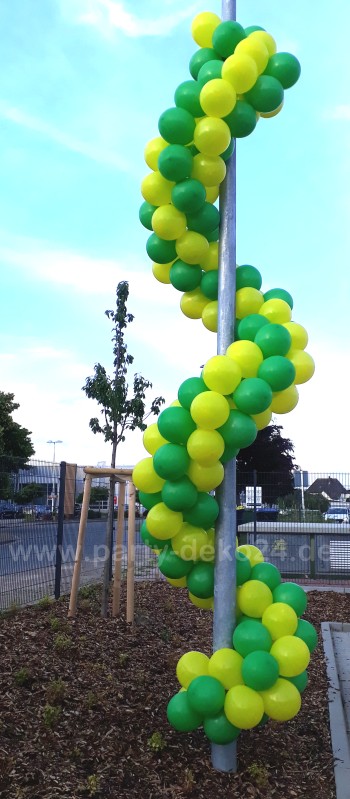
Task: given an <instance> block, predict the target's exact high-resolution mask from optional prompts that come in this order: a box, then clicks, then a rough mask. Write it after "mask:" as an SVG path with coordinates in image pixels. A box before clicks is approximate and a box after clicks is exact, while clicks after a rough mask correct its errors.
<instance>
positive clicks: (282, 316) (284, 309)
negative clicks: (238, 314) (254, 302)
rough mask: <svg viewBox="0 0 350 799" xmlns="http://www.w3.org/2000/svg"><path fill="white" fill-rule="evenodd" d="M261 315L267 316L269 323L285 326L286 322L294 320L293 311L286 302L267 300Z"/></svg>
mask: <svg viewBox="0 0 350 799" xmlns="http://www.w3.org/2000/svg"><path fill="white" fill-rule="evenodd" d="M259 314H261V316H265V317H266V319H268V320H269V322H273V323H276V324H278V325H283V323H284V322H290V320H291V318H292V309H291V307H290V305H288V303H287V302H285V300H278V299H273V300H267V301H266V302H264V303H263V304H262V306H261V308H260V309H259Z"/></svg>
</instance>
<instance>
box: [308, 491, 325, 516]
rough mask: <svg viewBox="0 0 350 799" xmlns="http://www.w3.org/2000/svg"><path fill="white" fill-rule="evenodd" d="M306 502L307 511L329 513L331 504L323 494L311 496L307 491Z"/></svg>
mask: <svg viewBox="0 0 350 799" xmlns="http://www.w3.org/2000/svg"><path fill="white" fill-rule="evenodd" d="M304 501H305V508H306V509H307V510H318V511H320V513H327V510H328V508H329V506H330V504H331V503H330V501H329V499H327V498H326V497H324V496H323V495H322V494H309V493H308V492H307V491H305V493H304Z"/></svg>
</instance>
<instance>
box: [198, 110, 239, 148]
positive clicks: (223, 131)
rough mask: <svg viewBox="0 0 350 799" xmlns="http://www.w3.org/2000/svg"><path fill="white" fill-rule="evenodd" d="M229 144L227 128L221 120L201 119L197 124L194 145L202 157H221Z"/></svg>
mask: <svg viewBox="0 0 350 799" xmlns="http://www.w3.org/2000/svg"><path fill="white" fill-rule="evenodd" d="M230 142H231V132H230V128H229V126H228V125H227V124H226V122H224V120H223V119H217V118H216V117H203V119H200V120H199V121H198V122H197V125H196V129H195V132H194V143H195V146H196V147H197V150H199V152H200V153H204V155H221V153H224V152H225V150H227V148H228V146H229V144H230Z"/></svg>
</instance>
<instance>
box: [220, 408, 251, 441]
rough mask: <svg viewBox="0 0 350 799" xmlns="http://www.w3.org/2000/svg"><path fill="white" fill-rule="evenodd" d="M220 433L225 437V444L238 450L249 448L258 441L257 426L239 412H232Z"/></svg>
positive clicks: (244, 414) (248, 417)
mask: <svg viewBox="0 0 350 799" xmlns="http://www.w3.org/2000/svg"><path fill="white" fill-rule="evenodd" d="M218 432H219V433H220V435H221V436H222V437H223V439H224V441H225V444H227V445H228V446H230V447H236V448H237V449H240V448H243V447H249V446H250V445H251V444H253V442H254V441H255V439H256V436H257V428H256V424H255V422H254V421H253V419H251V418H250V416H247V414H246V413H242V412H241V411H238V410H232V411H230V415H229V418H228V420H227V422H225V424H224V425H222V427H219V429H218Z"/></svg>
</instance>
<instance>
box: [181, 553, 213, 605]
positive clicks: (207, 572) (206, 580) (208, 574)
mask: <svg viewBox="0 0 350 799" xmlns="http://www.w3.org/2000/svg"><path fill="white" fill-rule="evenodd" d="M187 588H188V590H189V591H190V593H191V594H193V595H194V596H197V597H199V599H209V597H211V596H214V566H213V564H212V563H201V562H200V561H199V562H198V563H195V564H194V566H193V569H191V572H190V574H189V575H188V578H187Z"/></svg>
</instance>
